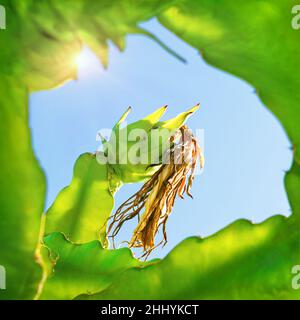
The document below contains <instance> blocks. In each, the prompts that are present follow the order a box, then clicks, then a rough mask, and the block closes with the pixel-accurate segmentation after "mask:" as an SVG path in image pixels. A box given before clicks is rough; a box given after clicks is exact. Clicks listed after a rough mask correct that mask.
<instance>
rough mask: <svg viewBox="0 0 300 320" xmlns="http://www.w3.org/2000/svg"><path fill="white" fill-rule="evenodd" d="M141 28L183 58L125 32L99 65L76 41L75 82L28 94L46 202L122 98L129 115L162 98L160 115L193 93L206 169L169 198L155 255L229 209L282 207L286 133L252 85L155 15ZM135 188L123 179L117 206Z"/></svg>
mask: <svg viewBox="0 0 300 320" xmlns="http://www.w3.org/2000/svg"><path fill="white" fill-rule="evenodd" d="M143 27H145V28H147V29H148V30H150V31H151V32H152V33H154V34H155V35H157V36H158V37H159V38H160V39H161V40H163V42H164V43H166V44H167V45H168V46H169V47H171V48H172V49H174V50H175V51H176V52H177V53H179V54H180V55H181V56H183V57H184V58H185V59H186V60H187V61H188V63H187V64H183V63H181V62H180V61H178V60H177V59H175V58H174V57H173V56H171V55H170V54H169V53H167V52H165V51H164V50H163V49H162V48H161V47H160V46H159V45H158V44H156V43H155V42H153V41H152V40H151V39H148V38H145V37H143V36H138V35H130V36H127V48H126V50H125V52H119V51H118V49H116V48H115V47H114V45H112V44H111V45H110V53H109V56H110V62H109V67H108V69H107V70H104V69H103V68H102V66H101V64H100V63H99V61H98V60H97V58H96V57H95V56H94V54H93V53H91V52H90V51H89V50H87V49H85V51H84V52H85V53H84V54H85V56H86V57H87V58H88V62H87V64H86V65H85V66H84V67H81V68H80V69H79V79H78V80H77V81H71V82H68V83H67V84H65V85H64V86H62V87H60V88H57V89H54V90H51V91H44V92H38V93H34V94H32V95H31V98H30V124H31V129H32V136H33V145H34V150H35V152H36V155H37V157H38V159H39V161H40V163H41V165H42V167H43V169H44V171H45V173H46V176H47V184H48V191H47V206H49V205H50V204H51V203H52V202H53V200H54V199H55V197H56V195H57V193H58V192H59V191H60V190H61V189H62V188H63V187H64V186H66V185H68V184H69V182H70V180H71V177H72V170H73V164H74V162H75V160H76V158H77V157H78V156H79V155H80V154H81V153H84V152H94V151H96V149H97V148H98V142H97V141H96V133H97V131H98V130H100V129H102V128H111V127H112V126H113V125H114V123H115V122H116V120H117V119H119V117H120V115H121V114H122V113H123V112H124V110H125V109H126V108H127V107H128V106H129V105H130V106H132V108H133V111H132V113H131V114H130V116H129V118H128V122H129V121H130V122H131V121H135V120H138V119H140V118H142V117H144V116H145V115H147V114H149V113H151V112H153V111H154V110H155V109H156V108H158V107H160V106H163V105H165V104H167V105H168V106H169V108H168V111H167V113H166V115H165V118H169V117H172V116H175V115H176V114H178V113H180V112H182V111H184V110H186V109H188V108H190V107H192V106H193V105H194V104H196V103H198V102H200V103H201V108H200V110H198V112H197V113H196V114H195V115H194V116H193V117H191V118H190V119H189V121H188V123H187V124H188V125H189V127H191V128H192V129H193V130H196V129H198V128H202V129H204V134H205V137H204V142H205V160H206V163H205V169H204V171H203V173H202V174H201V175H199V176H197V177H196V180H195V183H194V186H193V190H192V193H193V195H194V199H193V200H192V199H189V198H187V199H186V200H180V199H178V200H177V201H176V203H175V208H174V210H173V212H172V215H171V217H170V219H169V221H168V226H167V229H168V238H169V241H168V244H167V245H166V246H165V247H164V248H163V249H157V250H156V251H155V252H154V253H153V254H152V257H163V256H165V255H166V254H167V253H168V252H169V251H170V250H171V249H172V248H173V247H174V246H175V245H176V244H178V243H179V242H180V241H182V240H183V239H184V238H186V237H189V236H192V235H199V236H202V237H203V236H207V235H210V234H212V233H214V232H216V231H218V230H220V229H221V228H223V227H225V226H226V225H227V224H229V223H231V222H233V221H234V220H236V219H238V218H247V219H249V220H251V221H253V222H260V221H263V220H264V219H265V218H267V217H269V216H271V215H274V214H283V215H289V214H290V209H289V203H288V200H287V196H286V192H285V190H284V185H283V177H284V172H285V171H287V170H288V169H289V167H290V165H291V161H292V154H291V151H290V149H289V147H290V142H289V140H288V138H287V136H286V134H285V132H284V130H283V128H282V126H281V125H280V123H279V122H278V121H277V119H276V118H275V117H274V116H273V115H272V114H271V113H270V112H269V111H268V109H266V108H265V107H264V106H263V105H262V103H261V102H260V101H259V99H258V97H257V96H256V94H255V90H254V89H253V88H252V87H251V86H250V85H249V84H247V83H245V82H244V81H242V80H240V79H238V78H236V77H234V76H232V75H230V74H227V73H225V72H223V71H220V70H218V69H216V68H214V67H211V66H209V65H207V64H206V63H205V62H204V61H203V59H202V58H201V56H200V55H199V53H198V52H197V51H196V50H195V49H194V48H192V47H190V46H188V45H187V44H185V43H184V42H182V41H181V40H180V39H178V38H177V37H175V36H174V35H173V34H171V33H170V32H169V31H167V30H166V29H164V28H163V27H162V26H160V25H159V23H158V22H157V21H156V20H152V21H149V22H147V23H144V24H143ZM139 187H140V185H137V184H135V185H125V186H124V187H123V188H122V189H121V190H120V191H119V192H118V193H117V195H116V208H117V206H118V205H119V204H121V203H122V202H124V201H125V200H126V199H127V198H128V197H129V196H130V195H132V193H134V192H135V191H136V190H137V189H138V188H139ZM134 226H135V223H134V222H130V223H128V226H126V225H125V227H123V228H124V229H123V230H122V231H121V232H120V236H119V237H118V240H119V242H120V241H122V240H128V239H129V238H130V235H131V232H132V230H133V228H134Z"/></svg>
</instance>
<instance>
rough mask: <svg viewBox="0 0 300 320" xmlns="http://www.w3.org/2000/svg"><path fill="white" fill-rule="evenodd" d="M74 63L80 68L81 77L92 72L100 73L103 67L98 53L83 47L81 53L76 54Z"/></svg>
mask: <svg viewBox="0 0 300 320" xmlns="http://www.w3.org/2000/svg"><path fill="white" fill-rule="evenodd" d="M74 63H75V65H76V67H77V70H78V75H79V77H81V76H87V75H91V74H96V73H97V74H99V73H100V72H101V71H102V70H103V67H102V65H101V63H100V61H99V60H98V58H97V57H96V55H95V54H94V53H93V52H92V51H91V50H90V49H89V48H88V47H83V48H82V50H81V51H80V53H79V54H78V55H77V56H75V58H74Z"/></svg>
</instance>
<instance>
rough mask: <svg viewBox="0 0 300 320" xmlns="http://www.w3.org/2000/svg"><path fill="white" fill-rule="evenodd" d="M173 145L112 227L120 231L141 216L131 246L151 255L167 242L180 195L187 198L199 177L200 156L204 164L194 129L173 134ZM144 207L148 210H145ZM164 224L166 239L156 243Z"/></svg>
mask: <svg viewBox="0 0 300 320" xmlns="http://www.w3.org/2000/svg"><path fill="white" fill-rule="evenodd" d="M170 145H171V146H170V148H169V149H168V151H167V152H166V153H165V155H164V159H163V164H162V165H161V166H160V168H159V169H158V170H157V171H156V172H155V173H154V175H153V176H152V177H151V178H150V179H149V180H148V181H147V182H146V183H145V184H144V185H143V186H142V188H141V189H140V190H139V191H138V192H137V193H135V194H134V195H133V196H131V197H130V198H129V199H128V200H127V201H125V202H124V203H123V204H122V205H121V206H120V207H119V208H118V210H117V211H116V213H115V214H114V215H113V216H112V219H113V220H112V222H111V224H110V225H109V228H108V235H109V237H111V238H113V239H114V237H115V236H116V235H117V234H118V232H119V230H120V229H121V227H122V225H123V224H124V223H125V222H126V221H128V220H130V219H132V218H134V217H136V216H138V225H137V227H136V228H135V230H134V232H133V235H132V238H131V240H130V241H129V242H128V245H129V247H134V248H137V247H142V248H143V251H144V254H143V256H145V257H148V255H149V254H150V253H151V251H152V250H153V249H155V248H156V247H157V246H159V245H161V244H163V245H165V244H166V243H167V233H166V222H167V220H168V217H169V215H170V213H171V211H172V208H173V206H174V202H175V198H176V196H179V197H180V198H182V199H183V194H184V193H186V194H187V195H188V196H190V197H192V195H191V193H190V189H191V187H192V184H193V180H194V177H195V170H196V166H197V162H198V159H200V166H201V168H202V167H203V157H202V154H201V149H200V147H199V145H198V143H197V141H196V139H195V137H194V136H193V134H192V132H191V130H190V129H188V128H187V127H186V126H182V127H181V128H180V129H178V130H177V131H176V133H175V134H174V135H173V136H172V137H171V138H170ZM142 210H143V211H144V212H143V213H142V215H140V214H141V212H142ZM160 227H162V231H163V239H162V240H161V241H160V242H159V243H158V244H157V245H155V236H156V234H157V232H158V230H159V229H160Z"/></svg>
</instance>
